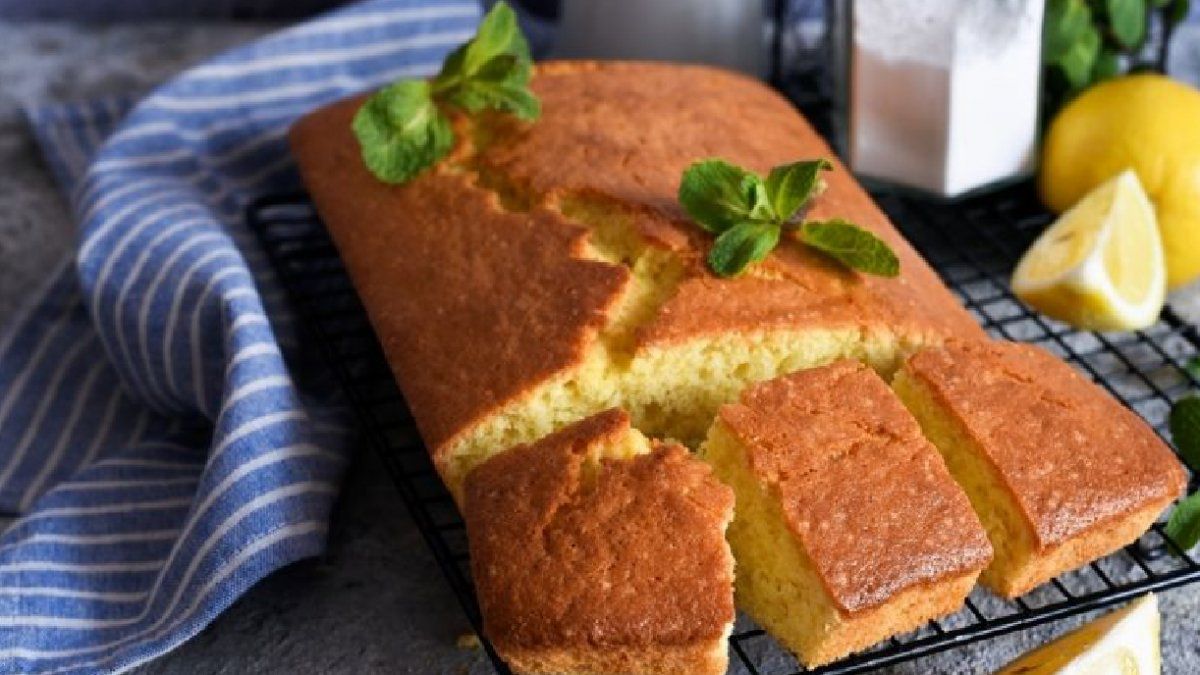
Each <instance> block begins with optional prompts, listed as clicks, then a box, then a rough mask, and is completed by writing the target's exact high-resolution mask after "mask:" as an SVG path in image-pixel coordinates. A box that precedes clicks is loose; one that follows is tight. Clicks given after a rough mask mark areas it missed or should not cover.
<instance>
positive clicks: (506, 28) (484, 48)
mask: <svg viewBox="0 0 1200 675" xmlns="http://www.w3.org/2000/svg"><path fill="white" fill-rule="evenodd" d="M532 76H533V60H532V58H531V57H530V55H529V43H528V42H526V41H525V36H524V35H522V34H521V29H520V27H519V26H518V25H517V15H516V13H515V12H513V10H512V8H511V7H509V6H508V4H507V3H505V2H504V1H503V0H501V1H500V2H497V3H496V5H495V6H494V7H492V9H491V11H489V12H488V13H487V16H485V17H484V18H483V21H482V22H480V24H479V29H478V30H477V31H476V33H475V37H474V38H472V39H471V40H469V41H468V42H466V43H464V44H463V45H461V46H459V47H458V48H457V49H455V50H454V51H453V52H451V53H450V55H449V56H447V57H446V60H445V61H444V62H443V63H442V69H441V71H440V72H439V73H438V74H437V77H434V78H433V79H432V80H428V81H426V80H400V81H398V82H395V83H393V84H390V85H388V86H386V87H384V88H383V89H380V90H379V91H378V92H376V93H375V94H374V95H372V96H371V97H370V98H369V99H367V101H366V102H365V103H364V104H363V105H362V107H361V108H359V110H358V112H357V113H356V114H355V115H354V121H353V123H352V125H351V127H352V129H353V130H354V135H355V137H357V138H358V143H359V146H360V147H361V149H362V157H363V162H364V163H365V164H366V165H367V168H368V169H370V171H371V173H372V174H374V175H375V177H376V178H378V179H379V180H381V181H383V182H385V183H404V182H407V181H409V180H411V179H412V178H413V177H414V176H416V175H417V174H419V173H421V172H422V171H424V170H425V169H427V168H429V167H431V166H433V165H434V164H436V163H437V162H438V160H440V159H441V158H443V157H445V156H446V154H447V153H449V152H450V150H451V149H452V148H453V147H454V131H453V129H452V128H451V125H450V118H449V117H448V116H447V115H446V113H445V110H446V109H447V108H459V109H461V110H463V111H465V112H467V113H469V114H476V113H479V112H481V111H483V110H488V109H491V110H499V111H501V112H505V113H509V114H511V115H514V116H516V117H517V118H519V119H523V120H535V119H537V118H538V116H539V115H540V114H541V104H540V103H539V102H538V99H537V97H536V96H534V95H533V93H532V92H531V91H530V90H529V81H530V79H531V78H532Z"/></svg>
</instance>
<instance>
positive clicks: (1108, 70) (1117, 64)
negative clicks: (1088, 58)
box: [1091, 47, 1121, 83]
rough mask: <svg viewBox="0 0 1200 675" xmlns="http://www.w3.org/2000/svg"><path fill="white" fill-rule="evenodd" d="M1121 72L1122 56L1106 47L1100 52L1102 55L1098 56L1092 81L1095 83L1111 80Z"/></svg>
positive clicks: (1093, 68)
mask: <svg viewBox="0 0 1200 675" xmlns="http://www.w3.org/2000/svg"><path fill="white" fill-rule="evenodd" d="M1120 72H1121V61H1120V55H1119V54H1118V53H1117V52H1116V51H1113V50H1112V49H1109V48H1108V47H1105V48H1103V49H1101V50H1100V54H1099V55H1097V56H1096V62H1095V63H1094V64H1092V75H1091V81H1092V82H1093V83H1096V82H1103V81H1104V80H1111V79H1112V78H1114V77H1116V76H1117V75H1118V74H1119V73H1120Z"/></svg>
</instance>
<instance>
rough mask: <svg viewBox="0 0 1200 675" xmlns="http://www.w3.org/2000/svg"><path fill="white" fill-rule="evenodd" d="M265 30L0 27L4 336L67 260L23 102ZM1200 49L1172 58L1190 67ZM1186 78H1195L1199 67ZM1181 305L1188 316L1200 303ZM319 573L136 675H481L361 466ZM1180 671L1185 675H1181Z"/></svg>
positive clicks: (139, 82)
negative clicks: (47, 274)
mask: <svg viewBox="0 0 1200 675" xmlns="http://www.w3.org/2000/svg"><path fill="white" fill-rule="evenodd" d="M270 28H272V26H269V25H265V24H252V25H247V24H231V23H212V24H203V23H201V24H197V23H192V24H188V25H186V26H185V25H179V24H149V25H147V24H142V25H138V26H133V25H128V26H119V25H118V26H107V27H104V26H77V25H71V24H58V23H55V24H49V23H34V24H23V25H20V24H8V25H6V24H3V23H0V45H3V56H4V58H3V59H0V325H3V324H4V322H5V321H7V320H9V319H10V317H12V316H13V314H14V311H15V310H16V308H17V307H18V306H19V305H20V303H21V299H22V298H23V297H24V296H25V294H26V293H28V292H29V290H30V289H31V288H33V287H34V286H35V285H36V284H37V283H38V281H39V277H40V275H41V274H42V273H43V271H44V270H46V269H47V268H48V267H49V263H51V262H52V261H54V260H56V259H58V257H59V256H60V255H63V254H64V252H65V251H67V249H68V248H69V246H70V242H71V238H72V226H71V224H70V220H69V217H68V214H67V210H66V207H65V205H64V203H63V201H62V199H61V198H60V196H59V194H58V192H57V191H56V189H55V186H54V184H53V183H52V181H51V179H50V176H49V174H48V172H47V170H46V168H45V167H44V166H43V164H42V163H41V160H40V158H39V157H38V154H37V150H36V148H35V147H34V145H33V141H32V139H31V137H30V135H29V133H28V131H27V129H26V127H25V124H24V121H23V119H22V118H21V116H20V114H19V112H18V106H19V105H20V104H22V103H29V102H42V101H56V100H57V101H63V100H72V99H81V98H86V97H88V96H94V95H99V94H104V93H118V92H130V91H141V90H145V89H147V88H148V87H149V86H151V85H153V84H154V83H156V82H159V81H161V80H163V79H164V78H166V77H168V76H169V75H170V74H171V73H173V72H175V71H178V70H179V69H181V68H183V67H185V66H186V65H188V64H191V63H194V62H196V61H199V60H201V59H203V58H204V57H205V56H207V55H209V54H212V53H215V52H217V51H220V50H221V49H223V48H225V47H227V46H230V45H233V44H237V43H240V42H244V41H246V40H249V39H251V38H253V37H255V36H256V35H258V34H261V33H262V32H265V31H267V30H269V29H270ZM1191 44H1195V45H1198V48H1197V49H1188V50H1184V49H1176V59H1181V58H1182V59H1187V60H1188V61H1189V62H1191V63H1200V59H1198V58H1196V52H1200V42H1192V43H1191ZM1195 72H1198V73H1200V69H1198V70H1196V71H1195ZM1175 302H1176V306H1177V307H1178V308H1179V309H1181V310H1183V311H1185V312H1186V313H1188V314H1190V315H1192V316H1197V314H1198V312H1197V311H1196V310H1197V309H1200V293H1195V292H1192V293H1186V294H1184V295H1183V296H1180V297H1177V298H1176V299H1175ZM331 539H332V546H331V550H330V552H329V554H328V556H327V557H326V558H324V559H322V560H316V561H308V562H304V563H300V564H297V565H295V566H293V567H291V568H288V569H286V570H284V571H282V572H280V573H278V574H276V575H275V576H274V577H272V578H270V579H268V580H267V581H266V582H264V583H263V584H261V585H259V586H258V587H256V588H255V589H253V590H252V591H251V592H250V593H248V594H247V595H246V596H245V597H244V598H243V599H241V600H240V601H239V602H238V603H237V604H235V605H234V606H233V607H232V608H231V609H230V610H229V611H227V612H226V613H225V614H224V615H222V616H221V617H220V618H218V619H217V620H216V621H215V622H214V623H213V625H212V626H211V627H209V628H208V629H207V630H205V631H204V632H203V633H202V634H201V635H199V636H198V637H196V638H195V639H194V640H192V641H191V642H189V643H187V644H185V645H184V646H182V647H181V648H180V649H178V650H176V651H175V652H173V653H171V654H168V655H167V656H165V657H163V658H161V659H159V660H157V661H155V662H152V663H150V664H148V665H146V666H143V667H142V668H141V669H139V670H138V671H137V672H139V673H141V674H143V675H148V674H150V673H156V674H163V675H166V674H172V675H173V674H175V673H179V674H183V673H188V674H193V673H200V674H202V673H299V674H304V673H335V672H336V673H385V672H386V673H396V672H402V673H452V674H460V673H488V672H491V669H490V668H489V666H488V665H487V663H486V661H485V659H484V657H483V655H482V653H481V652H480V651H479V650H471V649H462V648H459V647H458V646H457V645H456V638H457V637H458V636H460V635H462V634H464V633H466V632H467V631H468V630H469V629H468V626H467V623H466V620H465V619H464V618H463V616H462V612H461V611H460V610H459V608H458V606H457V604H456V602H455V600H454V598H453V596H452V595H451V593H450V589H449V588H448V587H447V585H446V584H445V583H444V582H443V580H442V577H441V573H440V571H439V570H438V568H437V566H436V565H435V564H434V562H433V559H432V557H431V556H430V555H429V553H428V552H427V551H426V549H425V544H424V542H423V540H422V539H421V536H420V534H419V532H418V531H417V530H416V528H415V526H414V525H413V524H412V521H411V520H410V518H409V516H408V513H407V512H406V511H405V509H404V506H403V504H402V503H401V501H400V498H399V496H398V495H397V494H396V492H395V491H394V489H393V488H392V486H391V484H390V483H389V482H388V481H387V479H386V477H385V473H384V471H383V470H382V467H381V466H380V465H379V463H378V462H377V461H376V460H375V459H374V458H373V457H372V456H371V455H370V453H366V452H364V453H360V455H359V457H358V459H357V462H356V465H355V466H354V468H352V470H351V473H350V476H349V478H348V479H347V482H346V486H345V491H344V497H343V499H342V500H341V505H340V507H339V510H338V512H337V514H336V517H335V521H334V524H333V530H332V535H331ZM1161 600H1162V607H1163V618H1164V634H1163V649H1164V657H1165V666H1166V672H1168V673H1185V672H1192V671H1195V670H1196V669H1197V666H1196V664H1200V637H1198V635H1200V634H1198V631H1197V623H1196V622H1197V621H1200V585H1198V586H1195V587H1192V588H1191V589H1184V590H1175V591H1170V592H1167V593H1164V594H1163V595H1162V597H1161ZM1077 622H1078V620H1070V621H1066V622H1060V623H1057V624H1053V625H1051V626H1048V627H1044V628H1040V629H1035V630H1031V631H1027V632H1025V633H1021V634H1018V635H1013V636H1008V637H1004V638H999V639H995V640H991V641H988V642H983V643H977V644H975V645H971V646H968V647H964V648H961V649H959V650H956V651H954V652H951V653H948V654H943V655H940V656H933V657H929V658H926V659H923V660H921V661H917V662H915V663H913V664H908V665H905V666H900V667H897V668H893V669H890V670H886V671H881V672H888V673H927V674H937V673H947V674H948V673H986V672H990V671H991V670H993V669H995V668H996V667H998V666H999V665H1000V664H1002V663H1004V662H1005V661H1006V660H1008V659H1010V658H1012V656H1013V655H1014V654H1016V653H1018V652H1019V651H1023V650H1025V649H1028V648H1030V647H1032V646H1034V645H1036V644H1039V643H1041V642H1043V641H1044V640H1045V639H1046V638H1047V636H1049V635H1056V634H1058V633H1060V632H1062V631H1063V630H1065V629H1066V628H1068V627H1069V626H1071V625H1074V624H1075V623H1077ZM1189 664H1191V665H1190V666H1189Z"/></svg>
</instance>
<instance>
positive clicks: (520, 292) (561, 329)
mask: <svg viewBox="0 0 1200 675" xmlns="http://www.w3.org/2000/svg"><path fill="white" fill-rule="evenodd" d="M358 103H359V102H358V101H356V100H352V101H344V102H341V103H338V104H335V105H334V106H332V107H329V108H325V109H324V110H322V111H321V112H319V113H317V114H316V115H314V116H311V117H307V118H305V119H303V120H301V121H300V122H299V123H298V124H297V126H296V127H295V128H294V129H293V131H292V146H293V149H294V152H295V154H296V156H297V157H298V158H299V160H300V162H301V164H302V166H303V167H304V175H305V179H306V180H307V181H308V183H309V185H311V186H313V190H312V193H313V198H314V200H315V201H316V203H317V207H318V208H319V209H320V211H321V214H322V215H323V216H324V218H325V220H326V221H327V222H328V223H329V227H330V231H331V232H332V233H333V235H334V238H335V240H336V242H337V246H338V249H339V250H340V252H341V255H342V259H343V260H344V261H345V263H346V266H347V268H348V271H349V272H350V275H351V277H352V279H353V280H354V286H355V288H356V289H357V290H358V293H359V295H360V297H361V298H362V301H363V304H364V305H365V306H366V307H367V311H368V314H369V315H370V317H371V321H372V323H373V324H374V328H375V332H376V334H377V335H378V336H379V338H380V341H381V342H382V343H383V348H384V352H385V353H386V354H387V357H388V362H389V363H390V364H391V367H392V370H393V371H394V372H395V375H396V380H397V381H398V382H399V384H400V387H401V389H403V391H404V397H405V399H406V401H407V403H408V405H409V407H410V408H411V410H412V412H413V417H414V418H415V419H416V422H417V425H418V426H419V427H420V429H421V434H422V436H423V437H424V438H425V441H426V443H427V444H429V446H430V447H431V448H436V447H438V446H440V445H441V444H442V443H443V442H444V441H446V440H447V439H449V438H450V437H451V436H452V435H453V434H455V433H457V432H458V431H460V430H462V429H463V428H464V427H466V426H468V425H470V424H471V423H473V422H475V421H477V420H478V419H479V418H480V417H481V416H482V415H484V414H486V413H488V412H490V411H492V410H494V409H496V408H498V407H499V406H501V405H503V404H505V403H507V402H508V401H510V400H512V399H513V398H514V397H516V396H519V395H520V394H521V393H523V392H525V391H526V390H528V389H529V388H530V387H533V386H535V385H536V384H538V383H539V382H541V381H543V380H545V379H546V378H548V377H551V376H553V375H554V374H556V373H558V372H560V371H562V370H563V369H566V368H568V367H570V366H572V365H574V364H575V363H577V362H578V361H579V360H580V359H581V358H582V356H583V353H584V351H585V350H586V348H587V347H588V345H590V344H591V342H592V340H593V339H594V336H595V334H596V332H597V331H598V330H599V329H600V328H601V327H602V326H603V325H604V323H605V316H606V312H607V311H608V309H609V308H610V307H611V306H612V304H613V303H614V302H615V301H616V300H617V298H618V297H619V295H620V293H621V291H622V290H623V289H624V287H625V285H626V283H627V282H628V279H629V271H628V270H627V269H626V268H624V267H622V266H619V265H611V264H608V263H604V262H599V261H594V260H586V259H583V256H582V250H583V246H584V243H585V240H586V232H587V231H586V230H585V229H583V228H582V227H580V226H578V225H575V224H572V223H570V222H568V221H566V220H565V219H564V218H563V217H562V216H560V215H558V214H556V213H554V212H551V211H548V210H545V209H539V210H538V211H536V212H534V213H532V214H512V213H507V212H505V211H504V210H503V209H501V208H500V207H499V205H498V202H497V199H496V197H495V195H493V194H491V193H489V192H486V191H484V190H481V189H479V188H477V187H475V186H474V185H473V183H472V182H471V181H470V180H468V179H467V177H465V176H463V175H461V174H460V175H455V174H452V173H446V172H435V173H428V174H425V175H423V176H422V177H421V178H420V179H419V180H416V181H413V182H411V183H409V184H406V185H402V186H388V185H384V184H383V183H380V182H379V181H377V180H375V178H374V177H373V176H371V175H370V174H369V173H368V172H367V170H366V168H365V167H364V166H363V163H362V160H361V159H360V158H359V155H358V145H357V143H356V141H355V140H354V138H353V137H352V136H351V134H350V120H351V118H352V117H353V116H354V112H355V111H356V110H357V108H358Z"/></svg>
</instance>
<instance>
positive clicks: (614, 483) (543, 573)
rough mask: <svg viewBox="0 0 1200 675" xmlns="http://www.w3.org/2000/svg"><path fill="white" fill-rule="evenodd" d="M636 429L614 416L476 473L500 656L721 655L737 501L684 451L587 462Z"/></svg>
mask: <svg viewBox="0 0 1200 675" xmlns="http://www.w3.org/2000/svg"><path fill="white" fill-rule="evenodd" d="M629 431H630V426H629V417H628V415H627V414H626V413H624V412H623V411H619V410H610V411H608V412H605V413H601V414H599V415H596V416H593V417H590V418H588V419H586V420H584V421H582V422H579V423H576V424H574V425H572V426H569V427H567V428H565V429H563V430H562V431H560V432H558V433H555V434H552V435H550V436H547V437H546V438H544V439H542V440H541V441H538V442H537V443H534V444H532V445H527V446H520V447H517V448H514V449H512V450H509V451H507V452H504V453H501V454H499V455H496V456H495V457H493V458H492V459H490V460H488V461H487V462H485V463H484V464H482V465H481V466H480V467H479V468H477V469H476V470H475V471H473V472H472V473H471V474H470V475H469V476H468V478H467V481H466V488H465V494H466V498H465V502H464V516H465V519H466V523H467V535H468V538H469V540H470V545H471V563H472V570H473V573H474V578H475V585H476V588H477V590H478V594H479V601H480V606H481V608H482V610H483V615H484V624H485V626H484V627H485V632H486V633H487V635H488V636H489V638H490V639H491V640H492V641H493V643H494V644H495V645H496V648H497V650H498V651H499V652H500V653H501V655H511V656H515V658H516V659H517V660H518V661H523V662H528V663H535V662H546V663H560V664H561V663H562V659H564V658H565V659H571V658H574V657H573V656H572V655H584V656H586V655H587V654H592V656H591V657H589V658H592V659H595V658H601V656H597V654H599V655H604V654H607V656H603V658H606V659H626V660H629V659H632V661H628V663H633V662H635V661H637V660H639V659H643V660H644V659H650V660H653V659H656V658H660V657H664V655H665V656H667V657H670V658H676V659H678V658H685V657H686V658H693V657H695V658H699V657H700V656H703V657H704V659H705V660H707V661H711V660H712V654H713V653H714V652H715V651H718V650H716V649H714V647H716V646H718V645H719V643H721V642H722V640H723V636H724V634H725V630H726V628H727V626H728V625H729V624H730V622H732V621H733V616H734V609H733V590H732V588H733V587H732V584H733V573H732V558H731V556H730V553H729V548H728V545H727V544H726V543H725V539H724V528H725V525H726V524H727V523H728V521H729V519H730V518H731V517H732V511H733V494H732V492H731V491H730V490H729V488H727V487H725V486H724V485H721V484H720V483H719V482H718V481H717V480H716V479H715V478H714V477H713V475H712V472H711V469H709V468H708V467H707V465H705V464H703V463H702V462H699V461H697V460H694V459H692V458H690V457H689V455H688V453H687V451H686V450H684V449H683V448H681V447H680V446H678V445H659V446H658V447H656V448H655V449H654V450H653V451H652V452H650V453H648V454H642V455H637V456H635V457H633V458H632V459H602V460H601V461H600V464H599V467H598V468H596V467H594V466H593V467H589V466H588V462H587V457H588V456H589V454H591V455H593V456H594V455H595V453H596V449H597V448H599V447H603V446H612V445H615V444H617V443H618V442H619V440H620V439H621V438H622V437H623V436H624V435H625V434H627V433H629ZM596 650H599V651H596ZM689 654H690V655H691V656H687V655H689ZM668 660H669V659H668ZM592 665H593V666H594V664H592ZM722 667H723V666H722ZM589 672H591V671H589ZM595 672H604V671H603V670H596V671H595ZM611 672H621V671H620V670H619V669H617V670H612V671H611ZM634 672H649V671H642V670H635V671H634ZM679 672H688V669H686V668H684V669H680V670H679ZM703 672H710V670H709V669H708V668H705V669H704V671H703Z"/></svg>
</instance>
